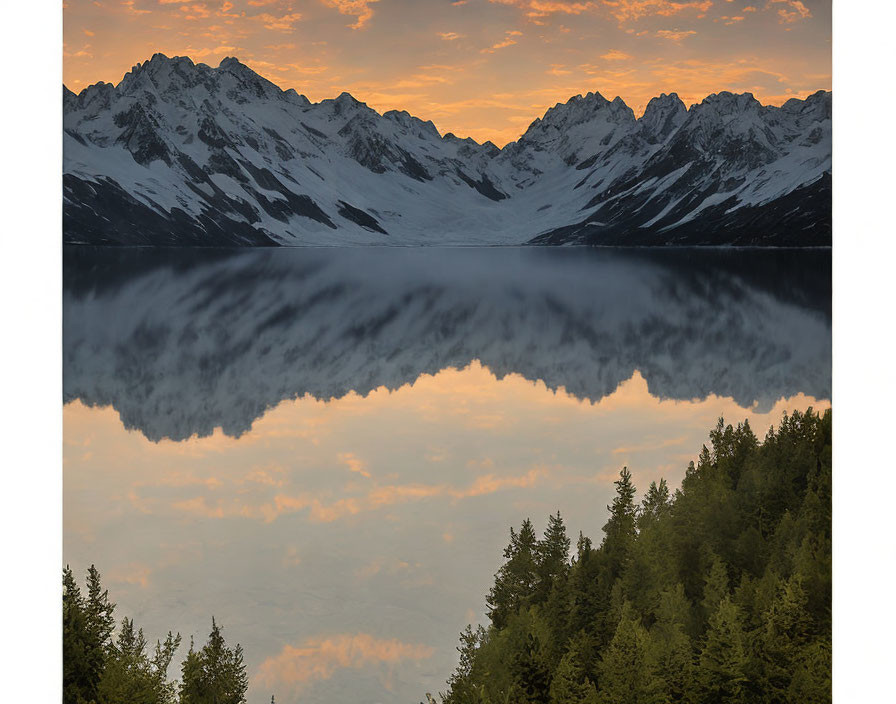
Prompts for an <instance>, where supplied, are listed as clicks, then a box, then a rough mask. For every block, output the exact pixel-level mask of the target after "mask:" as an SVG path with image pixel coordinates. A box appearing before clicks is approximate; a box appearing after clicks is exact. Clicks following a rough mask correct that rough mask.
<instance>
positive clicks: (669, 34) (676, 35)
mask: <svg viewBox="0 0 896 704" xmlns="http://www.w3.org/2000/svg"><path fill="white" fill-rule="evenodd" d="M695 34H697V32H695V31H694V30H693V29H685V30H681V29H660V30H658V31H657V33H656V36H658V37H660V38H661V39H668V40H670V41H673V42H675V43H679V42H681V41H682V40H684V39H687V38H688V37H692V36H694V35H695Z"/></svg>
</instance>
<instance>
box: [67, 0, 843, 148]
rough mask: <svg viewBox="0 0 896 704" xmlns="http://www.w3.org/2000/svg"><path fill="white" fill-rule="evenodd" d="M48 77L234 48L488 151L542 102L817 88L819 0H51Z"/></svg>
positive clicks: (276, 77)
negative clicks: (59, 66)
mask: <svg viewBox="0 0 896 704" xmlns="http://www.w3.org/2000/svg"><path fill="white" fill-rule="evenodd" d="M63 8H64V10H63V12H64V14H63V23H64V49H63V56H64V60H63V61H64V65H63V80H64V82H65V84H66V85H67V86H68V87H69V88H70V89H71V90H73V91H75V92H79V91H80V90H82V89H84V88H85V87H87V86H88V85H90V84H91V83H95V82H97V81H107V82H111V83H118V81H120V80H121V78H122V76H123V75H124V74H125V73H126V72H127V71H128V70H130V68H131V67H132V66H133V65H134V64H135V63H137V62H140V61H144V60H146V59H148V58H150V56H152V54H153V53H155V52H157V51H160V52H162V53H165V54H167V55H169V56H175V55H179V56H183V55H186V56H189V57H190V58H192V59H193V60H194V61H197V62H203V63H207V64H209V65H212V66H217V65H218V63H219V62H220V61H221V59H223V58H224V57H225V56H236V57H237V58H239V59H240V60H241V61H243V62H244V63H246V64H248V65H249V66H250V67H251V68H253V69H254V70H255V71H257V72H258V73H260V74H261V75H263V76H265V77H266V78H268V79H270V80H272V81H273V82H274V83H276V84H277V85H279V86H281V87H282V88H295V89H296V90H297V91H299V92H300V93H303V94H305V95H306V96H308V98H310V99H311V100H312V101H319V100H321V99H324V98H332V97H335V96H337V95H338V94H339V93H341V92H342V91H348V92H350V93H351V94H352V95H354V96H355V97H356V98H358V99H359V100H363V101H364V102H366V103H367V104H368V105H370V106H371V107H373V108H375V109H376V110H378V111H380V112H383V111H385V110H390V109H405V110H408V111H409V112H411V113H412V114H414V115H417V116H419V117H422V118H424V119H431V120H432V121H433V122H434V123H435V125H436V127H438V129H439V130H440V132H442V133H445V132H454V133H455V134H457V135H459V136H462V137H466V136H470V137H473V138H475V139H477V140H480V141H483V140H486V139H490V140H492V141H493V142H495V143H496V144H498V145H499V146H502V145H503V144H505V143H506V142H508V141H510V140H513V139H516V138H517V137H518V136H519V135H520V134H521V133H522V132H523V131H524V130H525V129H526V127H527V126H528V125H529V123H530V122H531V121H532V120H533V119H534V118H535V117H539V116H541V115H542V114H543V113H544V111H545V110H546V109H547V108H548V107H550V106H552V105H554V104H555V103H557V102H565V101H566V100H567V99H568V98H569V97H570V96H572V95H576V94H579V93H585V92H587V91H599V92H600V93H601V94H603V95H604V96H605V97H607V98H610V99H612V98H613V97H615V96H616V95H619V96H621V97H622V98H623V99H624V100H625V101H626V103H628V104H629V105H630V106H631V107H632V108H633V109H634V111H635V113H636V114H638V115H640V113H641V112H642V111H643V109H644V106H645V105H646V103H647V101H648V100H649V99H650V98H651V97H653V96H655V95H658V94H660V93H662V92H671V91H676V92H677V93H678V94H679V95H680V96H681V97H682V99H683V100H684V101H685V103H687V104H691V103H694V102H698V101H700V100H701V99H702V98H703V97H705V96H706V95H708V94H709V93H714V92H718V91H720V90H730V91H734V92H743V91H750V92H752V93H753V94H754V95H755V96H756V97H757V98H758V99H759V100H760V101H762V102H763V103H766V104H780V103H782V102H784V101H785V100H787V99H788V98H790V97H794V96H796V97H805V96H806V95H807V94H809V93H811V92H814V91H816V90H818V89H826V90H827V89H830V88H831V2H830V0H691V1H688V0H682V1H681V2H676V1H672V0H584V1H583V0H577V1H569V0H556V1H555V0H455V1H453V2H452V0H224V1H223V2H221V1H218V0H213V1H208V2H202V1H197V0H66V1H65V2H64V3H63Z"/></svg>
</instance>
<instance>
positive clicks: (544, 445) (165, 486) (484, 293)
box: [64, 250, 830, 703]
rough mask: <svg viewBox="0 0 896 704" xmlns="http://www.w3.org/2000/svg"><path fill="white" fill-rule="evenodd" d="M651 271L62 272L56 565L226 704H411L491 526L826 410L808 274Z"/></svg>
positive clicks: (448, 646)
mask: <svg viewBox="0 0 896 704" xmlns="http://www.w3.org/2000/svg"><path fill="white" fill-rule="evenodd" d="M272 255H279V257H278V256H272ZM387 255H388V256H387ZM571 255H574V256H571ZM668 255H669V256H668V257H667V258H665V259H664V258H662V257H657V256H655V255H650V256H645V255H640V254H624V253H618V252H607V253H603V254H599V256H595V254H594V253H592V252H590V251H586V252H581V251H579V252H573V253H562V254H558V253H554V252H549V251H543V250H525V251H517V250H513V251H511V252H510V253H509V254H508V253H507V252H504V253H503V254H502V253H501V252H484V253H483V252H464V251H450V252H437V251H432V250H431V251H430V252H429V253H428V254H426V253H421V252H415V251H409V252H403V251H389V252H385V253H384V252H380V251H375V252H357V251H332V252H331V251H303V252H273V253H267V252H265V253H248V254H245V255H236V256H233V255H227V256H220V257H215V256H212V257H206V258H205V259H203V260H201V261H199V260H197V261H189V257H190V255H182V254H172V253H168V254H160V253H154V254H151V253H146V254H145V255H141V256H140V257H137V258H136V259H135V258H134V256H133V254H126V253H109V252H106V253H102V252H99V253H98V252H88V253H87V254H85V253H83V252H82V253H79V254H71V253H67V255H66V257H67V258H66V289H65V309H64V316H65V321H64V324H65V339H64V343H65V365H66V367H65V394H66V398H65V400H66V402H67V403H66V406H65V408H64V463H65V464H64V510H65V514H64V530H65V537H64V550H65V560H66V561H67V562H69V563H71V564H72V565H73V566H74V567H75V568H76V569H79V570H80V569H81V568H82V567H85V566H86V565H88V564H89V563H90V562H95V563H96V564H97V565H98V566H99V567H100V568H101V570H103V571H104V574H105V577H106V581H107V583H108V586H109V587H110V591H111V593H112V596H113V598H114V599H115V600H116V601H117V603H118V604H119V615H131V616H134V617H135V618H136V620H137V622H138V623H139V624H142V625H144V626H145V627H146V629H147V631H148V634H149V635H150V636H151V637H157V636H159V635H161V634H162V632H163V631H164V630H167V629H168V628H169V627H171V628H177V629H180V630H181V631H182V632H183V633H184V634H185V635H189V634H190V633H193V634H195V635H196V636H197V638H198V639H200V640H202V639H204V637H205V634H206V633H207V631H208V627H209V622H210V617H211V615H212V614H214V615H215V617H216V618H218V619H219V620H220V621H221V622H223V623H224V625H225V629H226V630H225V633H226V635H227V637H228V639H232V640H233V641H240V642H241V643H242V644H243V646H244V648H245V649H246V653H247V662H248V665H249V669H250V673H251V675H252V680H251V681H252V684H251V688H250V701H259V702H261V701H267V700H268V698H269V696H270V693H272V692H273V693H275V694H276V695H277V700H278V702H286V703H288V702H293V701H302V702H332V701H357V702H378V701H381V702H387V701H390V702H391V701H408V702H412V701H413V702H416V701H420V700H421V699H422V698H423V693H424V692H426V691H432V692H435V691H436V690H438V689H439V688H443V687H444V680H445V678H446V677H447V676H448V674H449V673H450V671H451V670H452V668H453V666H454V664H455V657H456V653H455V651H454V647H455V645H456V636H457V633H458V631H460V629H461V628H462V627H463V626H464V625H465V624H466V623H468V622H477V621H481V620H484V619H485V614H484V612H483V606H484V595H485V593H486V592H487V590H488V587H489V585H490V582H491V580H492V575H493V573H494V571H495V570H496V569H497V566H498V562H499V559H500V553H501V549H502V548H503V547H504V545H505V543H506V541H507V529H508V526H509V525H511V524H514V525H518V524H519V523H520V521H521V520H522V518H523V517H525V516H532V517H533V519H534V520H535V522H536V527H537V528H538V529H539V530H541V529H542V528H543V526H544V522H545V518H546V516H547V514H548V513H550V512H553V511H556V510H558V509H559V510H561V511H562V512H563V514H564V517H565V518H566V521H567V525H568V527H569V529H570V532H571V533H573V534H575V533H577V532H578V531H579V530H583V531H584V532H585V533H586V534H589V535H591V536H592V537H594V538H596V539H597V540H599V539H600V528H601V526H602V525H603V523H604V521H605V518H606V505H607V503H609V501H610V500H611V497H612V493H613V484H612V482H613V480H614V479H615V478H616V475H617V473H618V471H619V469H620V468H621V467H622V466H623V465H628V466H629V468H630V469H631V470H632V472H633V475H634V479H635V482H636V484H637V486H638V488H639V490H642V491H643V490H644V489H646V487H647V485H648V484H649V482H650V481H652V480H655V479H658V478H659V477H661V476H664V477H666V478H667V479H668V480H669V481H670V483H671V485H672V486H673V487H675V486H677V485H678V484H679V482H680V480H681V478H682V476H683V474H684V470H685V468H686V466H687V463H688V461H690V460H691V459H694V458H695V456H696V454H697V453H698V451H699V449H700V446H701V444H702V443H703V442H705V441H706V433H707V431H708V430H709V428H710V427H711V426H712V425H714V423H715V421H716V419H717V418H718V417H719V416H720V415H724V416H725V417H726V419H729V420H731V421H734V422H736V421H740V420H743V419H744V418H748V419H749V421H750V423H751V425H752V426H753V427H754V429H755V430H756V432H757V434H760V435H762V434H764V432H765V430H767V428H768V427H769V426H770V425H771V424H773V423H776V422H777V421H778V420H779V418H780V416H781V414H782V412H784V411H785V410H792V409H794V408H800V409H805V407H807V406H809V405H812V406H815V407H816V408H824V407H827V406H828V405H829V404H828V403H827V402H826V401H824V400H823V399H825V398H827V397H828V396H829V388H830V309H829V307H828V302H829V298H830V288H829V285H828V286H827V291H825V284H824V277H825V276H826V271H825V267H827V271H828V272H829V266H830V258H829V257H830V255H829V254H828V255H827V258H825V257H824V256H820V257H819V256H817V255H814V256H809V255H806V253H803V255H805V256H804V258H802V259H800V258H799V257H796V258H794V257H793V256H791V255H793V253H790V255H788V254H786V253H779V254H778V255H775V256H774V257H772V256H765V257H764V258H763V257H756V258H755V259H754V260H753V261H752V263H750V262H748V263H749V264H750V266H743V265H740V264H738V265H735V264H733V263H732V262H733V260H732V259H730V258H726V257H725V256H722V255H721V254H720V253H702V254H701V253H692V254H690V255H688V256H683V255H682V254H681V253H668ZM788 257H789V258H788ZM782 260H783V261H782ZM362 263H363V264H364V266H361V264H362ZM794 263H796V264H801V266H797V267H794V266H793V265H794ZM783 271H792V272H800V271H802V272H803V274H796V275H794V276H791V277H789V278H782V277H781V276H780V274H781V273H782V272H783ZM819 279H821V283H819ZM785 281H786V283H785ZM825 295H826V296H827V299H825ZM694 316H697V318H698V319H697V320H694ZM259 323H264V324H263V325H259ZM567 389H569V390H567ZM782 397H783V398H782ZM735 398H736V400H735ZM123 420H124V422H123ZM126 425H127V427H128V428H130V429H126V427H125V426H126ZM222 428H223V429H222Z"/></svg>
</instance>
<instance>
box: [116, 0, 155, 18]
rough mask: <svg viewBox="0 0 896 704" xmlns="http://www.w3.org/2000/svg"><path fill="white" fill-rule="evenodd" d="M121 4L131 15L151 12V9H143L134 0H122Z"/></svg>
mask: <svg viewBox="0 0 896 704" xmlns="http://www.w3.org/2000/svg"><path fill="white" fill-rule="evenodd" d="M121 6H122V7H123V8H124V9H125V11H126V12H127V13H128V14H131V15H148V14H149V13H150V12H151V10H144V9H142V8H139V7H137V3H136V2H135V1H134V0H124V2H122V3H121Z"/></svg>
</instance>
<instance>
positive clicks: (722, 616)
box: [696, 596, 747, 704]
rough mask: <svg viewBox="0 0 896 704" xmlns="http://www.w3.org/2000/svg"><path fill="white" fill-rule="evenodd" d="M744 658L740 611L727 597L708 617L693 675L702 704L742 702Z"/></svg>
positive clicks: (744, 679)
mask: <svg viewBox="0 0 896 704" xmlns="http://www.w3.org/2000/svg"><path fill="white" fill-rule="evenodd" d="M746 662H747V655H746V652H745V647H744V633H743V625H742V621H741V615H740V611H739V609H738V608H737V606H736V605H735V604H734V603H732V601H731V599H730V598H729V597H727V596H726V597H725V598H724V599H722V601H721V602H720V603H719V606H718V608H717V609H716V611H715V612H714V613H713V614H712V615H711V616H710V618H709V628H708V630H707V632H706V639H705V642H704V644H703V649H702V650H701V652H700V659H699V664H698V669H697V673H696V684H697V689H698V693H699V696H700V699H699V701H700V702H701V703H702V704H716V703H717V702H728V703H730V704H740V703H741V702H744V701H746V700H745V689H744V683H745V682H746V677H745V668H746Z"/></svg>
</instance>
